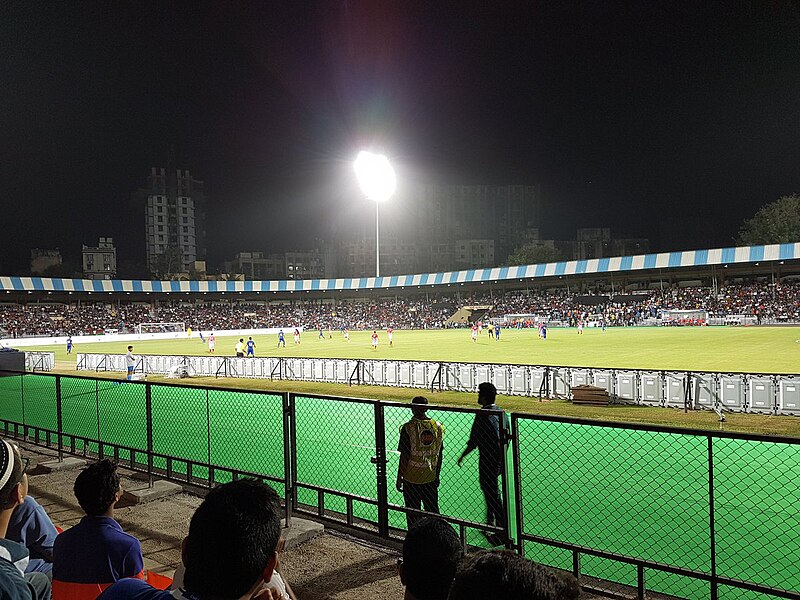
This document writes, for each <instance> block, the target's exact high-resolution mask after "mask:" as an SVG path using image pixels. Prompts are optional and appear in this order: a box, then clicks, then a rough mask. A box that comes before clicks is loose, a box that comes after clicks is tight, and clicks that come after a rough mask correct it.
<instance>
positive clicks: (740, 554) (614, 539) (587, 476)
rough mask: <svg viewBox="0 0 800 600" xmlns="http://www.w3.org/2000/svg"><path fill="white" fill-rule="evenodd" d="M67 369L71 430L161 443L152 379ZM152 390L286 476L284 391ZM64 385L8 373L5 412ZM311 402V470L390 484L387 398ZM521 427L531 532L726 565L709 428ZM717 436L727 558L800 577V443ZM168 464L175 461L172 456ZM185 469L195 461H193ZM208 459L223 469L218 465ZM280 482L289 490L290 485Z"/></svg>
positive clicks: (357, 490)
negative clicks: (378, 452) (380, 470)
mask: <svg viewBox="0 0 800 600" xmlns="http://www.w3.org/2000/svg"><path fill="white" fill-rule="evenodd" d="M398 337H400V336H398ZM548 341H549V340H548ZM320 343H322V342H320ZM351 343H352V342H351ZM501 343H503V342H502V341H501ZM61 381H62V390H61V395H62V413H63V416H62V422H63V429H64V431H65V432H66V433H70V434H74V435H79V436H83V437H86V438H91V439H100V440H101V441H102V442H105V443H111V444H118V445H123V446H128V447H133V448H138V449H142V450H144V449H145V448H146V447H147V439H146V425H145V422H146V420H145V386H144V385H142V384H138V383H119V382H114V381H109V380H99V381H96V380H93V379H83V378H80V377H73V376H66V375H64V376H62V378H61ZM151 389H152V393H151V397H152V411H153V449H154V451H155V452H157V453H163V454H166V455H171V456H175V457H180V458H186V459H191V460H195V461H198V462H203V463H205V462H210V463H212V464H216V465H220V466H224V467H230V468H234V469H240V470H246V471H253V472H257V473H262V474H264V475H268V476H271V477H274V478H276V479H278V480H280V479H282V478H283V476H284V472H283V456H284V454H283V418H282V402H281V398H280V396H278V395H275V394H269V393H258V392H241V391H232V390H231V391H228V390H209V391H208V392H207V391H206V390H204V389H202V388H184V387H175V386H165V385H160V384H153V385H152V388H151ZM55 398H56V390H55V378H53V377H49V376H45V375H25V376H12V377H3V378H0V406H1V407H2V411H1V413H0V417H1V418H3V419H7V420H11V421H16V422H25V423H26V424H29V425H35V426H39V427H44V428H48V429H56V405H55ZM295 406H296V433H297V438H296V441H297V479H298V481H299V482H301V483H306V484H309V485H313V486H320V487H324V488H329V489H334V490H339V491H343V492H347V493H349V494H353V495H355V496H358V497H362V498H371V499H375V498H376V497H377V485H376V477H375V468H374V465H372V463H371V462H370V458H371V457H372V456H374V455H375V445H376V438H375V426H374V419H373V416H374V413H373V411H374V408H373V405H372V404H368V403H357V402H353V401H347V400H343V399H326V398H315V397H304V396H302V395H300V396H298V397H296V402H295ZM384 410H385V419H386V437H385V443H386V447H387V449H388V450H389V455H388V458H389V464H388V479H389V488H388V492H389V501H390V503H394V504H401V503H402V499H401V495H400V494H399V493H398V492H397V491H396V490H394V487H393V485H391V483H392V482H393V478H394V475H395V474H396V469H397V463H398V457H397V453H396V452H393V451H392V450H394V449H395V448H396V447H397V443H398V437H399V428H400V426H401V424H402V423H403V422H404V421H405V420H407V419H408V417H409V414H408V410H407V407H405V406H395V405H386V406H385V408H384ZM432 416H433V417H435V418H436V419H438V420H440V421H442V422H443V423H444V424H445V427H446V435H445V453H444V464H443V469H442V484H441V510H442V512H443V513H444V514H449V515H452V516H457V517H459V518H462V519H468V520H473V521H477V522H482V521H483V518H484V505H483V500H482V496H481V494H480V490H479V487H478V481H477V479H478V478H477V456H476V453H473V454H471V455H470V456H469V457H468V459H467V460H466V461H465V464H464V465H463V466H462V467H460V468H459V467H457V466H456V458H457V457H458V455H459V454H460V451H461V449H462V448H463V446H464V443H465V441H466V439H467V437H468V435H469V428H470V426H471V423H472V415H471V414H469V413H462V412H452V411H447V410H437V411H435V412H434V413H433V414H432ZM518 429H519V437H520V464H521V469H520V472H521V479H520V483H521V497H522V514H523V518H524V530H525V532H526V533H530V534H534V535H539V536H543V537H547V538H551V539H557V540H561V541H565V542H570V543H574V544H578V545H585V546H590V547H593V548H598V549H602V550H606V551H610V552H617V553H621V554H626V555H631V556H636V557H639V558H644V559H648V560H652V561H656V562H661V563H667V564H672V565H676V566H680V567H684V568H690V569H696V570H698V571H702V572H706V573H708V572H710V544H711V542H710V534H709V525H708V518H709V513H708V494H709V492H708V472H707V450H708V449H707V438H706V437H704V436H697V435H690V434H665V433H655V432H643V431H637V430H633V429H615V428H608V427H602V426H598V425H576V424H568V423H556V422H548V421H541V420H537V419H535V418H523V419H521V420H520V421H519V425H518ZM713 445H714V459H715V469H714V474H715V519H716V556H717V572H718V573H719V574H721V575H724V576H728V577H733V578H737V579H746V580H751V581H757V582H759V583H762V584H768V585H774V586H778V587H783V588H788V589H800V573H799V572H798V571H797V569H796V563H795V562H794V561H795V558H796V556H797V554H798V551H800V544H799V543H798V537H797V531H800V518H798V513H797V510H796V507H797V506H798V505H799V504H800V488H799V487H798V481H800V478H799V477H798V475H800V445H791V444H785V443H777V442H776V443H771V442H770V443H766V442H749V441H743V440H731V439H715V440H714V443H713ZM93 449H94V448H93ZM122 457H123V458H124V457H125V453H124V452H123V453H122ZM156 466H162V467H163V466H164V463H163V461H156ZM175 469H176V470H177V471H180V466H179V465H178V463H176V466H175ZM184 469H185V467H184ZM194 474H195V475H196V476H200V477H203V476H206V475H207V473H204V472H203V470H202V469H196V470H195V471H194ZM276 487H277V489H278V490H279V491H280V492H282V491H283V490H282V485H280V484H277V485H276ZM298 497H299V501H300V502H301V503H304V504H311V505H315V504H316V502H317V493H316V492H315V491H312V490H303V489H301V490H300V491H299V494H298ZM325 506H326V508H327V509H328V510H332V511H336V512H340V513H344V512H345V502H344V500H343V499H341V498H337V497H333V496H327V497H326V501H325ZM512 512H513V511H512ZM354 514H355V516H356V517H358V518H363V519H369V520H373V521H374V519H375V518H376V509H375V508H374V506H372V505H371V504H369V503H367V502H363V501H362V502H360V501H358V500H356V501H355V502H354ZM390 522H391V525H392V526H394V527H400V528H402V527H404V525H405V519H404V516H403V514H402V513H401V512H399V511H396V510H391V511H390ZM468 540H469V542H470V543H472V544H475V545H485V542H484V540H483V538H482V536H481V535H480V534H479V533H478V532H477V531H475V530H469V532H468ZM526 554H527V556H529V557H530V558H532V559H535V560H539V561H541V562H545V563H547V564H551V565H554V566H558V567H562V568H571V565H572V557H571V554H570V553H569V552H566V551H563V550H559V549H554V548H552V547H548V546H544V545H538V544H534V543H528V544H526ZM582 570H583V572H584V573H586V574H590V575H594V576H598V577H602V578H605V579H610V580H613V581H618V582H620V583H625V584H628V585H635V582H636V573H635V569H634V568H633V567H628V566H625V565H621V564H619V563H615V562H611V561H606V560H600V559H593V558H589V557H584V559H583V563H582ZM647 581H648V586H649V587H650V589H655V590H658V591H661V592H665V593H670V594H673V595H675V596H678V597H685V598H707V597H708V596H709V594H708V587H707V585H705V584H703V583H702V582H698V581H695V580H690V579H686V578H683V577H678V576H675V575H668V574H663V573H661V572H657V571H650V570H648V572H647ZM720 592H721V593H720V597H722V598H730V599H734V598H736V599H739V598H745V597H746V598H753V599H754V600H755V598H756V597H757V595H755V594H750V593H749V592H743V591H739V590H736V589H733V588H722V589H721V590H720Z"/></svg>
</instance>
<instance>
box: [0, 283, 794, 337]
mask: <svg viewBox="0 0 800 600" xmlns="http://www.w3.org/2000/svg"><path fill="white" fill-rule="evenodd" d="M465 306H491V307H492V308H491V309H490V310H489V311H488V312H487V313H486V314H485V315H483V317H482V318H484V319H485V320H489V319H504V318H505V319H507V320H508V321H509V322H511V323H514V324H518V325H519V326H525V327H527V326H533V325H534V324H535V322H536V320H546V321H548V322H557V323H561V324H564V325H574V324H575V323H576V322H577V321H578V320H586V319H590V318H594V319H597V320H602V321H605V323H606V324H607V325H608V326H630V325H638V324H643V323H647V324H657V323H656V321H658V322H659V323H660V324H667V323H666V321H667V319H666V317H665V313H666V312H667V311H676V310H682V311H704V312H706V313H707V316H708V318H709V319H712V318H717V319H724V318H726V317H729V316H732V315H737V316H745V317H751V318H752V319H753V320H754V321H755V322H757V323H763V324H768V323H798V322H800V282H797V281H794V280H787V281H784V282H778V283H774V284H773V283H766V282H758V283H742V284H732V285H728V286H725V287H720V288H717V289H716V290H714V289H712V288H709V287H667V288H664V289H663V290H650V291H645V292H637V293H630V292H624V293H617V294H614V295H611V294H609V295H604V294H597V295H591V294H583V293H577V292H572V293H570V292H568V291H566V290H557V291H553V290H549V291H538V290H530V291H521V290H520V291H512V292H507V293H505V294H497V293H495V294H475V295H464V294H461V295H450V296H447V295H441V296H437V297H436V298H435V299H433V300H431V299H430V298H429V297H427V296H420V297H410V298H393V299H366V298H364V299H361V300H347V301H342V300H339V301H336V302H334V301H333V300H332V299H329V300H315V301H293V302H289V301H278V302H265V301H259V302H253V301H241V302H237V301H232V302H205V301H202V300H198V301H195V302H182V301H168V302H161V301H156V302H153V303H145V302H135V303H127V304H126V303H121V302H113V303H102V302H98V303H85V302H84V303H80V304H64V303H45V302H36V303H27V304H25V303H6V304H0V336H5V337H30V336H54V335H81V334H96V333H104V332H133V331H134V329H135V327H136V326H137V325H138V324H139V323H142V322H145V321H161V322H184V323H186V325H187V327H193V328H194V329H202V330H204V331H210V330H216V331H222V330H227V329H242V328H267V327H286V326H301V327H304V328H306V329H319V328H322V329H325V330H331V329H333V330H338V329H341V328H344V327H347V328H350V329H377V328H385V327H387V326H392V327H394V328H397V329H432V328H441V327H463V326H467V325H468V323H467V322H454V321H453V320H451V318H450V317H452V316H453V315H454V313H456V312H458V311H459V310H461V309H462V308H463V307H465ZM662 321H664V322H662ZM703 321H704V319H696V318H695V319H686V320H685V322H681V323H678V324H704V323H703ZM672 324H676V323H672Z"/></svg>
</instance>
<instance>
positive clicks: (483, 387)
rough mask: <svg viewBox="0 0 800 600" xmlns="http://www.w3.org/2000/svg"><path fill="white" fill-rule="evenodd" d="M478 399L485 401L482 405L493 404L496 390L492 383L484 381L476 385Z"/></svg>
mask: <svg viewBox="0 0 800 600" xmlns="http://www.w3.org/2000/svg"><path fill="white" fill-rule="evenodd" d="M478 398H483V399H484V400H486V401H487V402H484V404H494V400H495V398H497V388H496V387H494V384H493V383H490V382H488V381H484V382H483V383H481V384H479V385H478Z"/></svg>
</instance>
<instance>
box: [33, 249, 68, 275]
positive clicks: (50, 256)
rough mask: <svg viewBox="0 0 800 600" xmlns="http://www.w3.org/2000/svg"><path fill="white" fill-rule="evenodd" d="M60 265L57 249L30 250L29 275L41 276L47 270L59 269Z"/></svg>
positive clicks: (59, 254)
mask: <svg viewBox="0 0 800 600" xmlns="http://www.w3.org/2000/svg"><path fill="white" fill-rule="evenodd" d="M61 263H62V260H61V252H60V251H59V250H58V249H56V250H44V249H42V248H34V249H33V250H31V273H32V274H33V275H42V274H43V273H44V272H45V271H47V270H48V269H55V268H58V267H60V266H61Z"/></svg>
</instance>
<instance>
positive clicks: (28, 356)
mask: <svg viewBox="0 0 800 600" xmlns="http://www.w3.org/2000/svg"><path fill="white" fill-rule="evenodd" d="M55 364H56V354H55V352H31V351H27V350H26V351H25V370H26V371H52V370H53V368H54V367H55Z"/></svg>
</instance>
